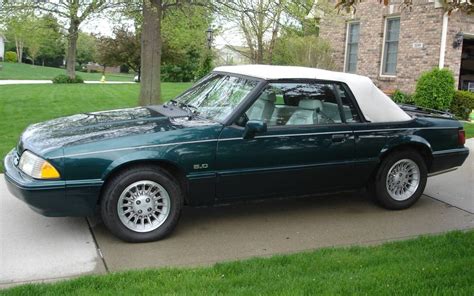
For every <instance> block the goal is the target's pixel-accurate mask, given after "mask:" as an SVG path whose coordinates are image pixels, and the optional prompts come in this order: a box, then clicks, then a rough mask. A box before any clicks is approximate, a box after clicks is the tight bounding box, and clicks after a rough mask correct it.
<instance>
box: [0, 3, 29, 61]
mask: <svg viewBox="0 0 474 296" xmlns="http://www.w3.org/2000/svg"><path fill="white" fill-rule="evenodd" d="M30 19H31V14H30V13H29V12H21V13H17V14H13V15H8V16H3V17H2V23H3V24H4V26H5V28H6V30H5V31H6V33H7V34H6V35H7V36H6V37H7V39H8V40H13V41H15V49H16V56H17V59H18V63H22V61H23V50H24V47H25V40H26V39H27V37H28V35H29V34H30V33H31V29H32V27H31V24H30Z"/></svg>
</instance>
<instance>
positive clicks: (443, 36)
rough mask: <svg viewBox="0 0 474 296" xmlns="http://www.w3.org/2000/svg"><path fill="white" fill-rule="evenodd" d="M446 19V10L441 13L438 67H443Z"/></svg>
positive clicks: (447, 18) (447, 19)
mask: <svg viewBox="0 0 474 296" xmlns="http://www.w3.org/2000/svg"><path fill="white" fill-rule="evenodd" d="M448 21H449V15H448V12H445V13H444V14H443V25H442V29H441V46H440V47H439V63H438V67H439V68H440V69H443V68H444V57H445V54H446V39H447V38H448V37H447V36H448Z"/></svg>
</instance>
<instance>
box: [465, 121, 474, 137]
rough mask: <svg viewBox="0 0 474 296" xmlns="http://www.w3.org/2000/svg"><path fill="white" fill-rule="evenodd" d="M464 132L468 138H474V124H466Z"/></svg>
mask: <svg viewBox="0 0 474 296" xmlns="http://www.w3.org/2000/svg"><path fill="white" fill-rule="evenodd" d="M464 130H465V131H466V138H468V139H469V138H474V123H465V124H464Z"/></svg>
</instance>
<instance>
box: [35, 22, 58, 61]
mask: <svg viewBox="0 0 474 296" xmlns="http://www.w3.org/2000/svg"><path fill="white" fill-rule="evenodd" d="M40 19H41V26H42V27H43V28H44V30H45V34H43V37H42V42H41V49H40V52H39V55H38V59H39V60H41V64H42V65H43V66H45V65H48V66H54V67H58V66H61V65H62V64H63V60H64V48H65V44H64V36H63V34H62V32H61V26H60V25H59V23H58V20H57V19H56V18H55V17H54V16H53V15H51V14H46V15H44V16H42V17H41V18H40Z"/></svg>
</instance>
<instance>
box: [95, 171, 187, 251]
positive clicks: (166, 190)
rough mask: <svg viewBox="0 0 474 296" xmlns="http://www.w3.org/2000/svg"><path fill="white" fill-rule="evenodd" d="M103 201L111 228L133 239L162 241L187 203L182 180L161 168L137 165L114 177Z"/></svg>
mask: <svg viewBox="0 0 474 296" xmlns="http://www.w3.org/2000/svg"><path fill="white" fill-rule="evenodd" d="M106 186H107V187H106V188H105V190H104V193H103V196H102V200H101V216H102V219H103V221H104V224H105V225H106V226H107V228H108V229H109V230H110V231H111V232H112V233H113V234H114V235H116V236H117V237H119V238H121V239H123V240H125V241H129V242H145V241H154V240H159V239H161V238H163V237H165V236H166V235H168V234H169V233H171V231H172V230H173V229H174V228H175V226H176V224H177V223H178V219H179V216H180V213H181V208H182V205H183V196H182V193H181V190H180V187H179V185H178V182H177V181H176V180H175V179H174V178H173V176H171V175H170V174H168V173H167V172H166V171H164V170H161V169H160V168H158V167H151V166H150V167H148V166H144V167H136V168H133V169H130V170H127V171H124V172H122V173H119V174H118V175H116V176H114V177H113V178H112V179H111V180H110V181H109V182H108V183H107V185H106Z"/></svg>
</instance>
